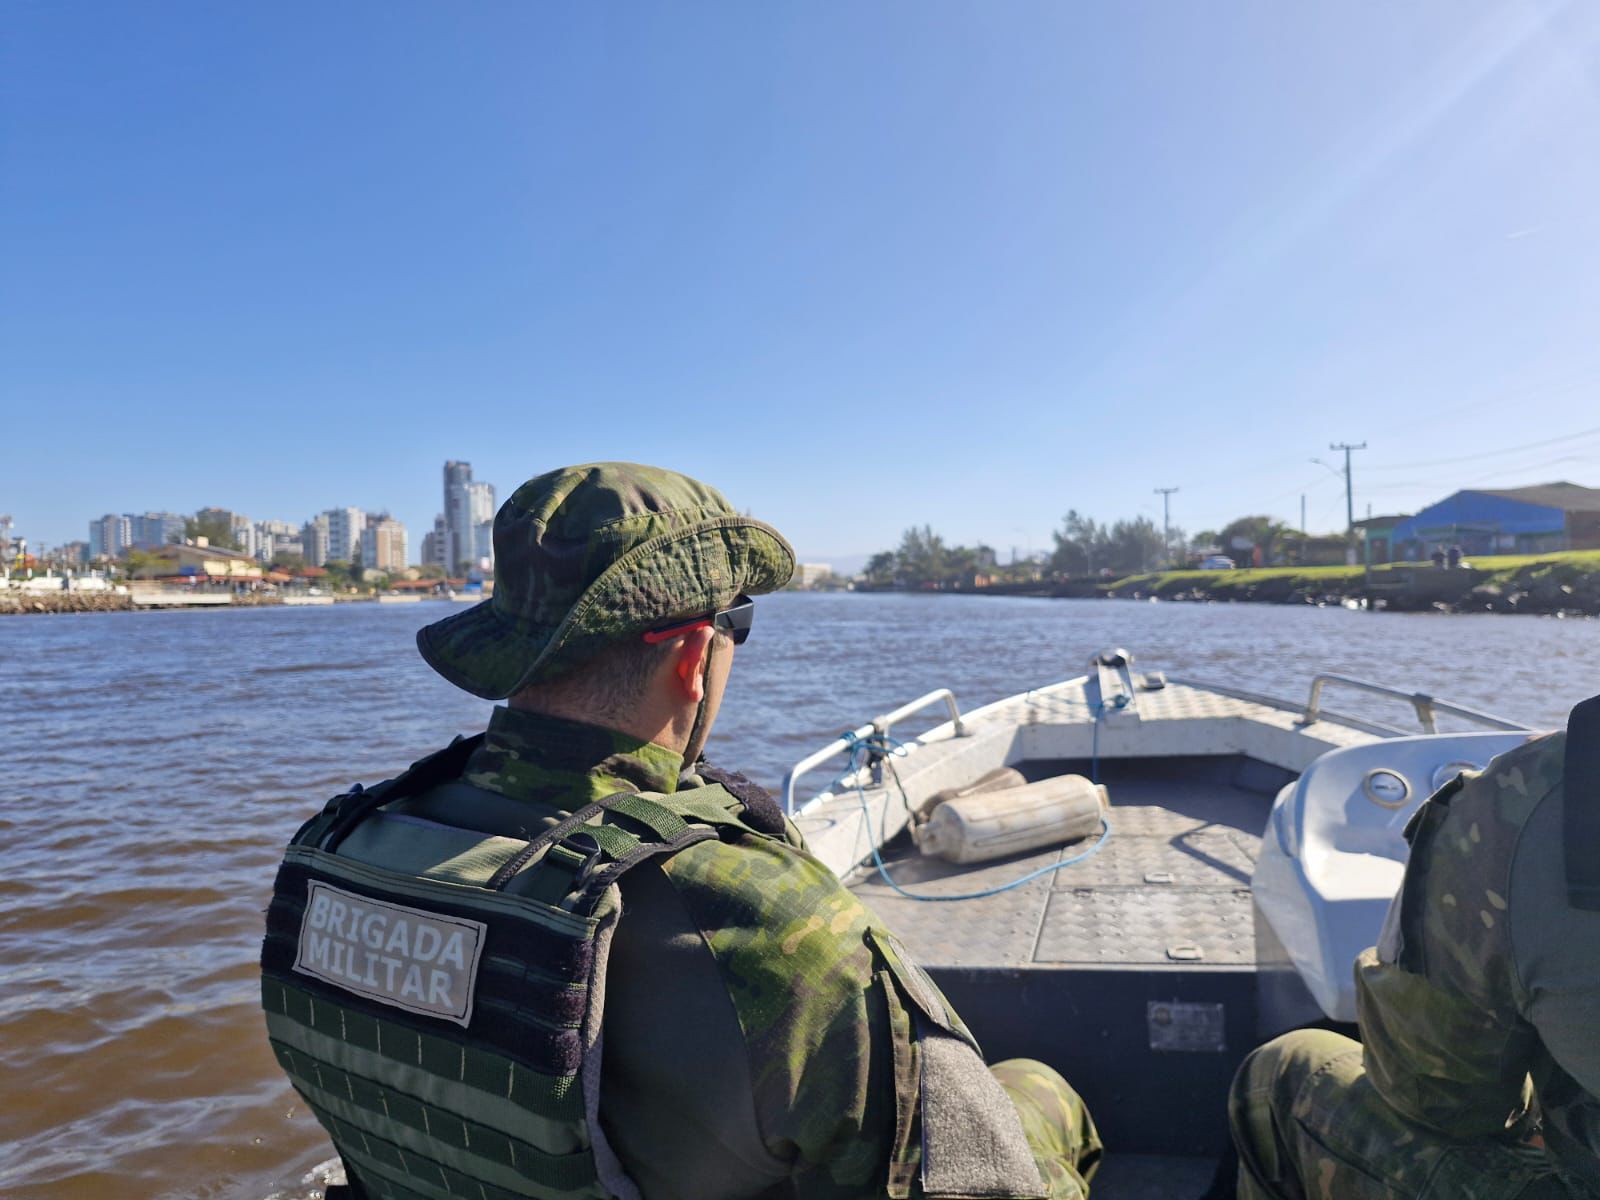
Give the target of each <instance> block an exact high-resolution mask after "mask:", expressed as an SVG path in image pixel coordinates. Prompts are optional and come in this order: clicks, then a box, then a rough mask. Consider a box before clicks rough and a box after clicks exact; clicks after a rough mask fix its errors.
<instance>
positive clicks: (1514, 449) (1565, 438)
mask: <svg viewBox="0 0 1600 1200" xmlns="http://www.w3.org/2000/svg"><path fill="white" fill-rule="evenodd" d="M1596 434H1600V425H1597V426H1595V428H1593V429H1583V430H1580V431H1578V432H1577V433H1567V434H1562V435H1561V436H1560V437H1553V438H1544V439H1541V440H1540V441H1537V442H1527V443H1524V444H1523V445H1521V446H1502V447H1500V448H1499V449H1498V450H1485V451H1483V452H1481V453H1479V454H1462V455H1458V456H1457V457H1455V458H1433V459H1428V460H1426V461H1424V462H1412V463H1389V464H1388V465H1386V466H1379V467H1369V468H1368V470H1372V471H1410V470H1414V469H1415V468H1417V467H1448V466H1451V465H1453V464H1455V463H1464V462H1478V461H1480V460H1482V459H1485V458H1499V457H1501V456H1502V455H1505V454H1517V453H1520V452H1521V451H1523V450H1538V449H1539V448H1541V447H1543V446H1554V445H1556V444H1557V443H1559V442H1572V441H1578V440H1580V439H1582V438H1588V437H1594V436H1595V435H1596ZM1333 449H1335V450H1337V449H1338V447H1337V446H1335V447H1333Z"/></svg>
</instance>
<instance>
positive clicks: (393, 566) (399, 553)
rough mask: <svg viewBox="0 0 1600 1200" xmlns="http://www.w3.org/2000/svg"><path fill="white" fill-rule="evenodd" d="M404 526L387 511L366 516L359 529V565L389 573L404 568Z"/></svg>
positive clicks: (405, 547)
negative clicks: (364, 526)
mask: <svg viewBox="0 0 1600 1200" xmlns="http://www.w3.org/2000/svg"><path fill="white" fill-rule="evenodd" d="M407 549H408V547H407V545H406V527H405V526H404V525H402V524H401V523H400V522H399V521H396V520H395V519H394V518H393V517H391V516H390V515H389V514H388V513H380V514H378V515H377V516H371V515H369V516H368V517H367V527H366V528H365V529H363V530H362V531H361V565H362V566H363V567H370V568H372V569H374V570H378V571H386V572H389V573H390V574H392V573H394V572H395V571H403V570H405V569H406V551H407Z"/></svg>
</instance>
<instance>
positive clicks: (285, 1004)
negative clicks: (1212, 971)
mask: <svg viewBox="0 0 1600 1200" xmlns="http://www.w3.org/2000/svg"><path fill="white" fill-rule="evenodd" d="M494 539H495V557H496V564H497V570H496V587H495V594H494V596H493V598H492V599H490V600H488V601H486V602H484V603H483V604H480V605H478V606H476V607H474V608H473V609H471V610H468V611H467V612H464V613H460V614H457V615H454V616H452V617H449V618H447V619H446V620H443V621H439V622H437V623H435V624H433V625H430V626H428V627H427V628H425V629H423V630H422V631H421V632H420V633H419V634H418V638H417V641H418V645H419V647H420V649H421V651H422V654H423V657H424V658H426V659H427V661H428V662H429V664H430V665H432V666H433V667H434V669H435V670H437V671H439V672H440V674H442V675H444V676H445V678H447V679H449V680H450V681H451V682H452V683H455V684H456V685H457V686H459V687H462V688H465V689H466V690H467V691H470V692H472V693H473V694H475V695H478V696H482V697H484V698H486V699H496V700H500V699H504V700H507V701H508V704H507V705H506V706H505V707H502V708H497V709H496V710H495V712H494V714H493V716H492V718H491V720H490V723H489V728H488V730H487V731H486V732H485V733H484V734H481V735H479V736H477V737H474V738H470V739H465V740H461V739H458V740H457V742H456V743H454V744H452V745H451V746H450V747H448V748H446V749H445V750H442V751H440V752H438V753H436V754H434V755H432V756H430V757H428V758H425V759H423V760H421V761H420V762H418V763H415V764H413V766H412V767H411V768H410V769H409V770H408V771H406V772H404V773H403V774H401V775H400V776H398V777H396V778H395V779H391V780H388V781H385V782H384V783H381V784H379V785H377V786H376V787H374V788H372V789H370V790H361V789H359V788H358V789H356V790H354V791H352V792H350V793H347V794H345V795H342V796H338V797H335V798H334V799H333V800H331V801H329V803H328V805H327V806H326V807H325V809H324V810H323V812H322V813H321V814H320V815H318V816H317V817H315V818H313V819H312V820H311V821H309V822H307V824H306V825H305V826H304V827H302V828H301V830H300V832H299V833H298V834H296V836H295V838H294V841H293V842H292V843H291V844H290V847H289V850H288V852H287V853H286V855H285V857H284V861H283V865H282V866H281V867H280V869H279V873H278V878H277V882H276V885H275V888H274V895H273V900H272V904H271V907H270V908H269V910H268V918H267V937H266V941H265V943H264V946H263V951H262V995H263V1004H264V1007H265V1009H266V1020H267V1027H268V1032H269V1035H270V1038H271V1042H272V1046H273V1050H274V1052H275V1053H276V1054H277V1056H278V1060H279V1062H280V1063H281V1064H282V1065H283V1067H284V1069H285V1071H287V1072H288V1074H289V1076H290V1078H291V1080H292V1082H293V1083H294V1085H295V1087H296V1089H297V1090H298V1091H299V1092H300V1093H301V1094H302V1095H303V1096H304V1097H305V1099H306V1101H307V1102H308V1104H309V1106H310V1108H311V1110H312V1111H313V1112H314V1113H315V1114H316V1116H317V1119H318V1120H319V1121H320V1122H321V1123H322V1124H323V1126H324V1127H325V1128H326V1129H327V1130H328V1132H329V1134H330V1136H331V1137H332V1138H333V1141H334V1143H335V1145H336V1146H337V1147H338V1149H339V1152H340V1154H341V1156H342V1157H343V1159H344V1162H345V1166H346V1169H347V1173H348V1177H349V1184H348V1189H349V1194H351V1195H354V1196H358V1197H385V1198H387V1197H396V1198H401V1200H409V1198H411V1197H428V1198H432V1200H439V1198H444V1197H451V1196H473V1197H480V1196H481V1197H484V1198H485V1200H499V1198H503V1197H520V1196H537V1197H556V1198H558V1200H566V1198H569V1197H570V1198H572V1200H578V1198H584V1197H605V1196H618V1197H629V1198H632V1197H640V1196H643V1197H649V1198H650V1200H659V1198H669V1197H685V1198H687V1197H694V1198H696V1200H707V1198H716V1197H730V1198H731V1197H746V1196H749V1197H753V1196H762V1197H797V1198H798V1197H808V1198H809V1197H818V1198H823V1197H828V1198H831V1197H858V1196H869V1195H871V1196H877V1195H886V1196H891V1197H910V1196H986V1197H1047V1196H1048V1197H1051V1198H1052V1200H1056V1198H1069V1197H1082V1196H1084V1195H1086V1194H1087V1183H1086V1182H1085V1181H1086V1179H1087V1177H1088V1176H1089V1175H1091V1174H1092V1173H1093V1170H1094V1167H1095V1164H1096V1161H1097V1159H1098V1156H1099V1151H1100V1143H1099V1139H1098V1137H1097V1136H1096V1134H1095V1130H1094V1125H1093V1123H1092V1121H1090V1119H1089V1117H1088V1114H1087V1112H1086V1111H1085V1110H1084V1108H1083V1106H1082V1104H1081V1102H1080V1101H1079V1100H1078V1098H1077V1096H1076V1095H1075V1094H1074V1093H1073V1092H1072V1089H1071V1088H1070V1087H1068V1086H1067V1084H1066V1083H1065V1081H1064V1080H1062V1079H1061V1077H1060V1076H1059V1075H1057V1074H1056V1073H1055V1072H1054V1071H1052V1070H1051V1069H1050V1068H1048V1067H1046V1066H1044V1065H1042V1064H1039V1063H1033V1062H1029V1061H1026V1060H1016V1061H1013V1062H1009V1063H1003V1064H1000V1065H999V1066H997V1067H996V1068H994V1069H993V1071H992V1072H991V1071H990V1070H989V1069H988V1068H986V1067H984V1065H983V1061H982V1059H981V1057H980V1056H979V1054H978V1051H977V1047H976V1044H975V1043H974V1042H973V1041H972V1039H971V1035H970V1034H969V1033H968V1032H967V1029H966V1027H965V1025H963V1024H962V1023H961V1020H960V1018H959V1017H958V1016H956V1014H955V1012H954V1011H953V1010H952V1009H951V1008H950V1006H949V1004H948V1003H947V1002H946V1001H945V999H944V997H943V996H942V995H941V994H940V993H939V991H938V989H937V988H936V987H935V986H934V985H933V983H932V981H931V980H930V979H929V978H928V976H927V975H926V974H925V973H924V972H922V971H921V969H920V968H918V967H917V966H916V965H915V964H914V963H912V962H911V961H910V960H909V959H907V958H906V957H905V955H904V952H903V950H901V948H900V947H899V944H898V943H897V942H896V941H895V940H894V938H893V937H892V936H891V935H890V934H888V933H887V931H885V930H884V929H883V928H882V927H881V926H879V925H878V924H877V923H876V921H875V919H874V918H873V917H872V915H871V914H870V913H868V912H867V911H866V910H865V909H864V908H862V907H861V905H860V904H859V902H858V901H857V900H856V899H855V897H854V896H852V895H851V894H850V893H849V892H848V891H847V890H845V888H844V887H843V886H842V885H841V884H840V883H839V881H838V880H837V879H836V878H835V877H834V876H833V875H832V873H831V872H829V871H828V869H827V868H826V867H824V866H823V865H822V864H821V863H820V862H818V861H817V860H816V859H814V858H812V857H811V856H810V855H809V854H808V853H807V852H806V850H805V846H804V842H803V840H802V839H801V837H800V834H799V832H798V831H797V830H796V829H795V828H794V826H793V825H792V824H791V823H789V822H788V821H786V820H785V819H784V817H783V815H782V813H781V812H780V811H779V809H778V807H777V805H776V804H775V803H774V802H773V800H772V798H771V797H770V796H769V795H767V794H766V793H765V792H764V791H762V790H761V789H760V788H758V787H756V786H755V785H753V784H751V783H750V782H749V781H748V780H746V779H744V778H743V777H742V776H738V775H731V774H727V773H724V772H720V771H717V770H715V769H713V768H711V767H709V766H707V765H705V764H704V763H703V761H699V759H698V756H699V751H700V749H701V748H702V747H703V745H704V743H705V739H706V736H707V735H708V734H709V732H710V730H711V727H712V724H713V722H714V721H715V719H716V714H717V708H718V705H719V703H720V701H721V698H722V693H723V689H724V687H725V685H726V682H727V678H728V672H729V669H730V667H731V664H732V659H733V655H734V647H736V646H738V645H739V644H741V643H742V642H743V641H744V640H745V638H746V637H747V636H748V634H749V631H750V628H751V621H752V618H753V615H754V601H753V600H752V599H751V597H752V596H756V595H760V594H763V593H766V592H770V591H773V590H775V589H777V588H780V587H782V586H783V585H784V584H785V583H787V582H788V580H789V577H790V575H791V574H792V573H793V570H794V554H793V551H792V550H791V549H790V547H789V544H788V543H787V542H786V541H784V539H783V538H782V536H781V535H779V534H778V532H777V531H776V530H774V529H772V528H771V527H769V526H767V525H765V524H763V523H761V522H760V521H756V520H753V519H751V518H749V517H745V516H741V515H740V514H739V513H737V512H736V511H735V510H733V509H732V508H731V507H730V506H729V505H728V503H727V502H726V501H725V500H724V499H723V498H722V496H721V495H720V494H719V493H718V492H717V491H715V490H714V489H712V488H710V487H707V486H706V485H704V484H701V483H698V482H696V481H695V480H693V479H689V478H687V477H686V476H683V475H680V474H677V473H675V472H672V471H667V470H663V469H660V468H655V467H645V466H636V465H633V464H627V463H600V464H593V465H589V466H581V467H572V468H567V469H564V470H559V471H553V472H550V473H549V474H546V475H541V476H539V477H538V478H536V479H533V480H530V481H529V482H528V483H526V484H524V485H523V486H522V487H521V488H519V489H518V490H517V492H516V493H515V494H514V495H513V496H512V497H511V498H510V499H509V500H508V501H507V502H506V504H505V505H504V506H503V507H502V508H501V510H500V512H499V514H498V515H497V516H496V518H495V525H494ZM686 763H687V764H691V766H690V768H689V769H688V770H687V771H686V770H685V769H684V766H685V764H686ZM624 916H625V917H626V919H623V918H624Z"/></svg>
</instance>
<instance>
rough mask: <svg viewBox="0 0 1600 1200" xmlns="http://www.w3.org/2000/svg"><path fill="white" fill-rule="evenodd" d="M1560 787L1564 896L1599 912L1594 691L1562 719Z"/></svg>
mask: <svg viewBox="0 0 1600 1200" xmlns="http://www.w3.org/2000/svg"><path fill="white" fill-rule="evenodd" d="M1561 789H1562V804H1563V807H1564V809H1565V813H1564V816H1563V818H1562V824H1563V829H1562V831H1561V832H1562V852H1563V854H1564V855H1565V856H1566V867H1567V901H1568V903H1570V904H1571V905H1572V907H1573V908H1581V909H1584V910H1586V911H1588V912H1600V696H1595V697H1594V698H1593V699H1590V700H1585V701H1584V702H1583V703H1582V704H1580V705H1578V707H1577V708H1575V709H1573V710H1572V716H1571V717H1569V718H1568V720H1567V756H1566V763H1565V766H1564V770H1563V772H1562V780H1561Z"/></svg>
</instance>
